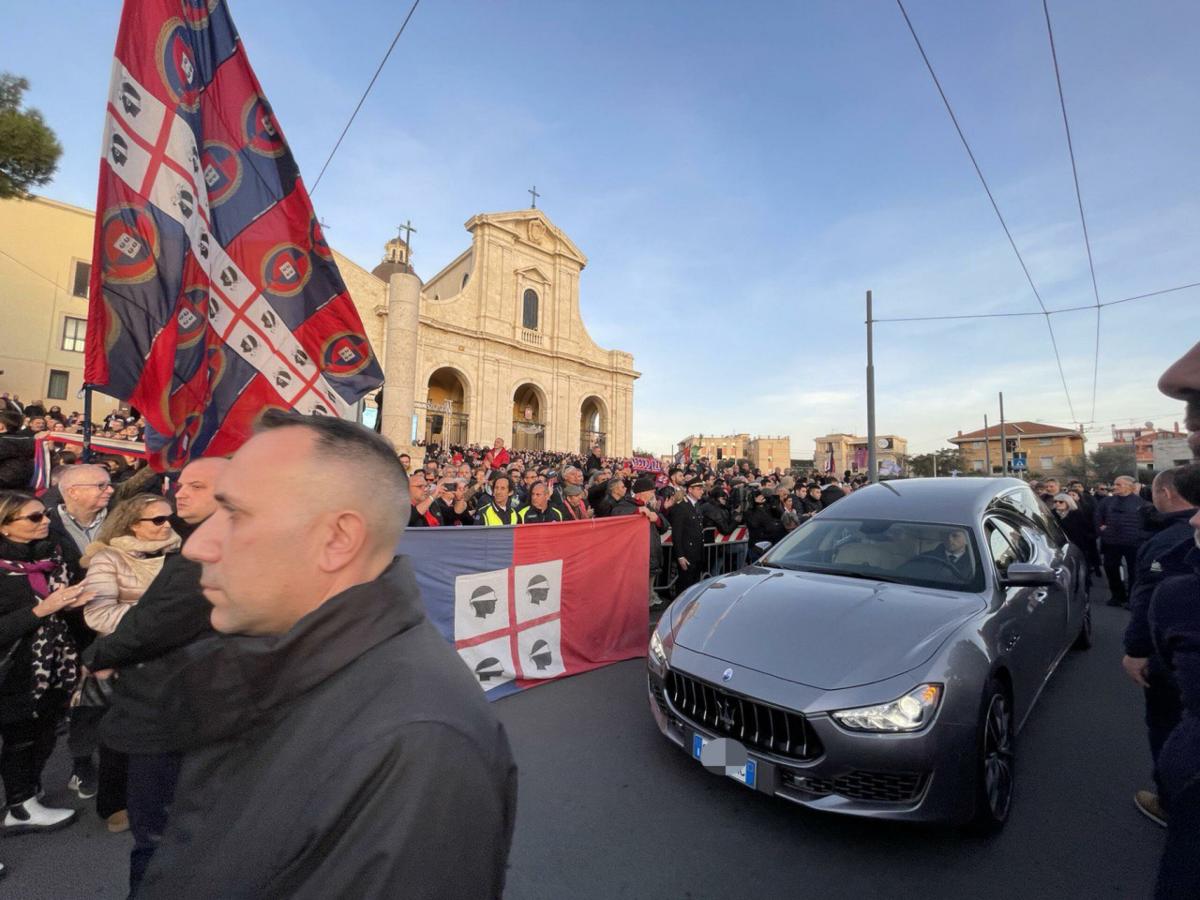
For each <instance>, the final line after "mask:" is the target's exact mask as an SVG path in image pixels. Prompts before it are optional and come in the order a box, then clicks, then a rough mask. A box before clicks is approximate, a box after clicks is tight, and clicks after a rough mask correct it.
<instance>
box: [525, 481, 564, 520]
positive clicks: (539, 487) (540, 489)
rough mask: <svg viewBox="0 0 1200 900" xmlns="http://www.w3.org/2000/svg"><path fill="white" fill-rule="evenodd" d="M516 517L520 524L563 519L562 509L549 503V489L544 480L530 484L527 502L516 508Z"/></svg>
mask: <svg viewBox="0 0 1200 900" xmlns="http://www.w3.org/2000/svg"><path fill="white" fill-rule="evenodd" d="M525 474H526V475H528V474H529V473H528V472H526V473H525ZM517 519H518V521H520V523H521V524H522V525H537V524H539V523H541V522H561V521H562V520H563V514H562V511H561V510H559V509H558V508H557V507H554V506H551V505H550V489H549V488H548V487H546V482H544V481H534V482H533V483H532V484H531V485H530V487H529V503H528V504H527V505H526V506H523V507H522V508H521V509H519V510H517Z"/></svg>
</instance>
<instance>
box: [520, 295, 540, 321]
mask: <svg viewBox="0 0 1200 900" xmlns="http://www.w3.org/2000/svg"><path fill="white" fill-rule="evenodd" d="M521 327H522V328H528V329H529V330H530V331H537V327H538V295H537V291H535V290H534V289H533V288H529V289H528V290H527V291H525V296H524V297H523V298H522V303H521Z"/></svg>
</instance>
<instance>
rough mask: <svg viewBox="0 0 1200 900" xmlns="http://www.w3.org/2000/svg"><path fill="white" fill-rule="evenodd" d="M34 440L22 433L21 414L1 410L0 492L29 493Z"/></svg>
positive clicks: (31, 478) (31, 481) (31, 479)
mask: <svg viewBox="0 0 1200 900" xmlns="http://www.w3.org/2000/svg"><path fill="white" fill-rule="evenodd" d="M33 448H34V439H33V438H32V437H30V436H29V435H26V434H22V433H21V414H20V413H18V412H15V411H14V410H11V409H0V490H5V491H27V490H29V486H30V484H32V483H33Z"/></svg>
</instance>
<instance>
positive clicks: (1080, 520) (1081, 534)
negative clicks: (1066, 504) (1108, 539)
mask: <svg viewBox="0 0 1200 900" xmlns="http://www.w3.org/2000/svg"><path fill="white" fill-rule="evenodd" d="M1058 524H1059V525H1061V526H1062V530H1063V532H1064V533H1065V534H1066V536H1067V540H1068V541H1070V542H1071V543H1072V544H1074V545H1075V546H1076V547H1078V548H1079V549H1080V550H1083V551H1084V552H1085V553H1086V552H1087V548H1088V545H1089V543H1094V542H1095V540H1096V532H1095V531H1094V530H1093V528H1092V523H1091V522H1090V521H1088V518H1087V515H1086V514H1084V512H1083V511H1082V510H1079V509H1072V510H1070V511H1069V512H1068V513H1067V514H1066V515H1065V516H1063V517H1062V518H1061V519H1058Z"/></svg>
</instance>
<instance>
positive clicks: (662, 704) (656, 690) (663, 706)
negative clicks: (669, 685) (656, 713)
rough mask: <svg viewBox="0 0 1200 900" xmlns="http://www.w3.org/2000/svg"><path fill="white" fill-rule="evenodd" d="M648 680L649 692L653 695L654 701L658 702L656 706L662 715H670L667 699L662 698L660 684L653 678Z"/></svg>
mask: <svg viewBox="0 0 1200 900" xmlns="http://www.w3.org/2000/svg"><path fill="white" fill-rule="evenodd" d="M649 680H650V693H651V694H653V695H654V702H655V703H657V704H658V708H659V709H660V710H662V714H663V715H664V716H668V715H670V711H669V710H668V709H667V701H666V700H665V699H664V698H663V689H662V685H660V684H657V683H656V682H655V681H654V679H653V678H651V679H649Z"/></svg>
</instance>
